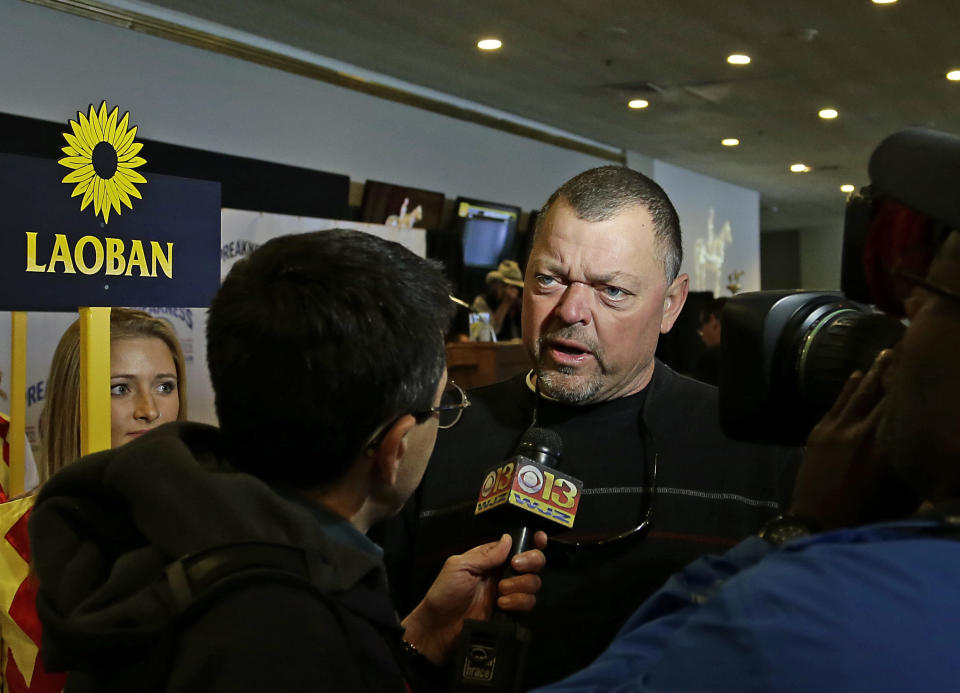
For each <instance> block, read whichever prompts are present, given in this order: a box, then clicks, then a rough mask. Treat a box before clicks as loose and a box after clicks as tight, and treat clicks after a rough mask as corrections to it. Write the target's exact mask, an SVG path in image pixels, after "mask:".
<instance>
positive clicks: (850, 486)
mask: <svg viewBox="0 0 960 693" xmlns="http://www.w3.org/2000/svg"><path fill="white" fill-rule="evenodd" d="M891 361H892V352H891V351H889V350H884V351H882V352H880V354H879V355H878V356H877V358H876V360H875V361H874V362H873V365H872V366H871V367H870V370H869V371H867V374H866V375H864V374H863V373H861V372H860V371H856V372H854V373H853V374H852V375H851V376H850V378H849V379H848V380H847V382H846V384H845V385H844V386H843V390H841V392H840V395H839V396H838V397H837V401H836V402H835V403H834V405H833V407H832V408H831V409H830V411H828V412H827V413H826V414H825V415H824V417H823V418H822V419H821V420H820V421H819V422H818V423H817V425H816V426H814V428H813V430H812V431H811V432H810V437H809V438H808V439H807V448H806V451H805V453H804V457H803V464H801V465H800V469H799V470H798V472H797V481H796V485H795V486H794V491H793V507H792V508H791V510H790V512H791V514H794V515H799V516H802V517H807V518H810V519H812V520H815V521H816V522H817V523H819V524H820V526H821V528H822V529H825V530H826V529H837V528H840V527H852V526H855V525H859V524H865V523H868V522H873V521H879V520H885V519H893V518H896V517H902V516H903V515H905V514H907V513H909V512H910V511H912V510H915V509H916V507H917V505H918V500H917V499H915V498H913V497H912V495H911V494H909V493H906V492H905V491H904V489H903V484H902V483H901V482H899V480H897V479H896V478H895V477H894V476H893V472H892V470H891V468H890V466H889V465H888V464H887V463H886V462H885V460H884V459H883V455H882V451H881V450H879V449H878V448H877V446H876V444H875V443H876V433H877V424H878V423H879V422H880V418H881V417H882V415H883V406H884V398H883V397H884V390H883V384H882V382H883V374H884V372H885V371H886V370H887V369H888V368H889V367H890V364H891Z"/></svg>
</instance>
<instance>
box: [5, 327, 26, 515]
mask: <svg viewBox="0 0 960 693" xmlns="http://www.w3.org/2000/svg"><path fill="white" fill-rule="evenodd" d="M10 351H11V356H12V358H11V368H10V371H11V372H10V434H9V436H10V474H9V476H8V477H7V496H8V497H10V498H13V497H14V496H19V495H20V494H21V493H23V474H24V464H25V461H24V450H25V449H26V444H27V437H26V425H27V314H26V313H25V312H23V311H22V310H17V311H13V312H12V313H11V335H10Z"/></svg>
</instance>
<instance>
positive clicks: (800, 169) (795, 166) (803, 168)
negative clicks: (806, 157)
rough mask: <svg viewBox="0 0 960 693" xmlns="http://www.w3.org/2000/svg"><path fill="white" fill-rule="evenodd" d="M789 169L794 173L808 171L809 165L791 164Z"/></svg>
mask: <svg viewBox="0 0 960 693" xmlns="http://www.w3.org/2000/svg"><path fill="white" fill-rule="evenodd" d="M790 170H791V171H793V172H794V173H809V172H810V167H809V166H807V165H806V164H791V165H790Z"/></svg>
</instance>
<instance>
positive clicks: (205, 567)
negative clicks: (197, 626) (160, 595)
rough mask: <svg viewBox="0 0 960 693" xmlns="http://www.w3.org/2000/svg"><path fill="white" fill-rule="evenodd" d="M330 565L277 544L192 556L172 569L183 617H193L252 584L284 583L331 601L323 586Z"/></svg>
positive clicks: (172, 585) (168, 574)
mask: <svg viewBox="0 0 960 693" xmlns="http://www.w3.org/2000/svg"><path fill="white" fill-rule="evenodd" d="M326 565H328V563H327V561H326V560H325V559H324V558H323V557H321V556H318V555H316V554H312V553H310V552H308V551H307V550H305V549H304V548H302V547H299V546H292V545H288V544H276V543H271V542H259V541H249V542H238V543H235V544H223V545H220V546H214V547H212V548H209V549H205V550H203V551H198V552H197V553H193V554H188V555H186V556H183V557H182V558H179V559H177V560H175V561H173V562H172V563H170V564H169V565H168V566H167V568H166V571H165V572H166V577H167V584H168V586H169V588H170V595H171V596H172V598H173V600H174V603H175V605H176V609H177V612H178V613H179V614H180V615H185V614H186V613H188V612H192V611H195V610H196V609H198V608H200V607H202V606H204V605H206V604H208V603H209V602H210V601H212V600H214V599H218V598H220V597H221V596H222V595H223V594H224V593H225V592H228V591H231V590H234V589H237V588H238V587H241V586H244V585H247V584H249V583H252V582H283V583H287V584H290V585H294V586H297V587H301V588H303V589H306V590H308V591H310V592H313V593H314V594H315V595H316V596H318V597H320V598H321V599H324V601H329V600H328V599H326V597H327V596H328V593H327V592H326V591H324V590H323V589H322V588H321V587H320V586H319V584H318V580H317V579H318V578H319V576H320V574H321V570H322V568H323V567H324V566H326Z"/></svg>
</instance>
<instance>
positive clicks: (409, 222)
mask: <svg viewBox="0 0 960 693" xmlns="http://www.w3.org/2000/svg"><path fill="white" fill-rule="evenodd" d="M408 204H410V198H409V197H405V198H403V204H402V205H400V213H399V214H391V215H390V216H388V217H387V220H386V221H385V222H383V223H384V224H385V225H386V226H396V227H397V228H398V229H412V228H413V225H414V224H416V223H417V222H418V221H421V220H422V219H423V206H422V205H417V206H416V207H414V208H413V210H412V211H411V212H407V205H408Z"/></svg>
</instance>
